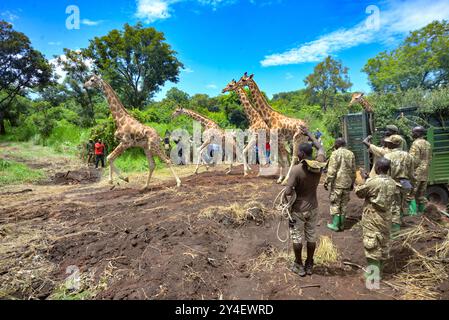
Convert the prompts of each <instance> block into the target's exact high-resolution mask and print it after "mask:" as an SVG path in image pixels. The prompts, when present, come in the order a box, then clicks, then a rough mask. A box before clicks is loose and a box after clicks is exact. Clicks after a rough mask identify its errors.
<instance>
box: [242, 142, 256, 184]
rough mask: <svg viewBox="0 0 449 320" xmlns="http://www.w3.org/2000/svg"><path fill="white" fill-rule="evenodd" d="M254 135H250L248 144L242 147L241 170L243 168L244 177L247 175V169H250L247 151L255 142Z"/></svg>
mask: <svg viewBox="0 0 449 320" xmlns="http://www.w3.org/2000/svg"><path fill="white" fill-rule="evenodd" d="M256 141H257V140H256V137H254V136H253V137H251V140H250V141H249V142H248V145H247V146H246V147H245V149H243V170H244V176H245V177H246V176H247V175H248V171H251V170H252V169H251V166H250V165H249V164H248V158H247V157H248V152H249V150H251V148H252V147H254V145H255V144H256Z"/></svg>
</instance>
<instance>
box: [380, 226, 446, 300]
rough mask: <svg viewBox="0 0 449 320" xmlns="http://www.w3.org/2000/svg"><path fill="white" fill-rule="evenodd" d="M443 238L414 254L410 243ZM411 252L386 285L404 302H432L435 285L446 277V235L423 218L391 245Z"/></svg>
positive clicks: (439, 227)
mask: <svg viewBox="0 0 449 320" xmlns="http://www.w3.org/2000/svg"><path fill="white" fill-rule="evenodd" d="M435 239H443V241H440V242H437V243H436V244H434V245H433V246H431V247H428V246H426V249H421V252H420V251H418V250H417V249H416V248H415V247H413V244H416V243H422V242H430V241H431V240H435ZM393 245H394V246H402V247H404V248H407V249H409V250H410V251H411V253H412V255H411V256H410V258H408V261H407V262H406V264H405V266H404V267H403V268H402V269H401V270H400V271H399V273H397V274H395V275H394V276H393V279H392V280H391V281H385V283H386V284H387V285H389V286H390V287H392V288H393V289H395V290H396V291H398V292H399V293H400V299H404V300H434V299H437V298H438V297H439V292H438V291H437V288H438V286H439V285H440V284H441V283H442V282H444V281H446V280H447V279H448V278H449V232H448V230H447V229H446V228H444V227H441V226H439V225H437V224H435V223H432V222H430V221H429V220H427V219H426V218H424V219H423V221H422V222H421V223H420V224H419V225H418V226H417V227H415V228H413V229H410V230H408V231H406V232H404V233H402V234H400V235H399V237H398V238H397V239H396V241H395V242H394V243H393Z"/></svg>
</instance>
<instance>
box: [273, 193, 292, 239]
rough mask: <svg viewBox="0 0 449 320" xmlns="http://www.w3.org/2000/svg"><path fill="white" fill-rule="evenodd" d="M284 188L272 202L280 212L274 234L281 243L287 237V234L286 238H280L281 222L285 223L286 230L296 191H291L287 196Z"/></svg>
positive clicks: (290, 218)
mask: <svg viewBox="0 0 449 320" xmlns="http://www.w3.org/2000/svg"><path fill="white" fill-rule="evenodd" d="M285 191H286V188H284V189H283V190H282V191H281V192H280V193H279V194H278V195H277V197H276V199H275V200H274V203H273V209H274V210H276V211H278V212H279V213H280V215H279V223H278V227H277V231H276V235H277V238H278V240H279V241H281V242H282V243H286V242H287V241H288V239H289V237H290V236H289V234H288V235H287V238H286V239H285V240H283V239H281V237H280V235H279V231H280V228H281V224H282V223H283V222H286V223H287V230H288V224H289V222H292V221H293V219H292V216H291V210H292V206H293V204H294V203H295V201H296V192H293V193H292V195H291V196H290V197H287V195H286V194H285Z"/></svg>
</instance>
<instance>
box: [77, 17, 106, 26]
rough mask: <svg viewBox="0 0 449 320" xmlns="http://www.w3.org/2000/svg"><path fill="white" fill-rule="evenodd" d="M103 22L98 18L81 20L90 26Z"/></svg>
mask: <svg viewBox="0 0 449 320" xmlns="http://www.w3.org/2000/svg"><path fill="white" fill-rule="evenodd" d="M102 22H103V21H102V20H97V21H94V20H90V19H82V20H81V24H84V25H86V26H90V27H92V26H98V25H99V24H100V23H102Z"/></svg>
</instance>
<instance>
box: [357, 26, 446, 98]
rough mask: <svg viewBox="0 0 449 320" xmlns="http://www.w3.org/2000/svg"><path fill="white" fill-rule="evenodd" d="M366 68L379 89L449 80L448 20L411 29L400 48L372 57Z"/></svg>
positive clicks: (434, 84) (426, 85) (441, 83)
mask: <svg viewBox="0 0 449 320" xmlns="http://www.w3.org/2000/svg"><path fill="white" fill-rule="evenodd" d="M363 71H364V72H366V73H367V74H368V79H369V82H370V84H371V87H372V88H373V89H374V91H376V92H384V93H385V92H396V91H404V90H408V89H413V88H423V89H435V88H438V87H441V86H444V85H447V84H449V23H448V22H447V21H441V22H439V21H435V22H432V23H430V24H429V25H427V26H426V27H424V28H422V29H419V30H417V31H414V32H411V33H410V35H409V36H408V37H407V38H406V39H405V40H404V42H403V43H402V44H401V45H400V46H399V47H398V48H397V49H395V50H393V51H391V52H381V53H379V54H378V55H377V56H376V57H374V58H372V59H369V60H368V62H367V64H366V65H365V67H364V68H363Z"/></svg>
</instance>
